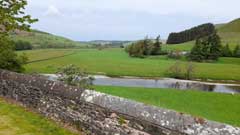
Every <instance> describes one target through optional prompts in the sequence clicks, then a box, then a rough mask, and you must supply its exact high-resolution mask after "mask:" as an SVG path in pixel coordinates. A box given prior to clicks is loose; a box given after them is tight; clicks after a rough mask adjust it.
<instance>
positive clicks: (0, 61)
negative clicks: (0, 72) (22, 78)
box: [0, 37, 27, 72]
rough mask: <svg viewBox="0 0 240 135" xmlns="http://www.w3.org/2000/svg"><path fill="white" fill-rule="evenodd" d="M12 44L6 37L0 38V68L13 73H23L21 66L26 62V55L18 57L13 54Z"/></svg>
mask: <svg viewBox="0 0 240 135" xmlns="http://www.w3.org/2000/svg"><path fill="white" fill-rule="evenodd" d="M13 48H14V43H13V42H12V41H10V40H9V39H8V38H7V37H5V38H3V37H0V68H1V69H7V70H11V71H15V72H23V71H24V68H23V64H25V63H26V62H27V57H26V55H20V56H18V55H17V54H16V53H15V52H14V49H13Z"/></svg>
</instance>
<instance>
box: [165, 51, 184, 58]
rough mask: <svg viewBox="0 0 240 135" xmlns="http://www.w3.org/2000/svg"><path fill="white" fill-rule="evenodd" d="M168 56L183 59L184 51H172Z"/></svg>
mask: <svg viewBox="0 0 240 135" xmlns="http://www.w3.org/2000/svg"><path fill="white" fill-rule="evenodd" d="M167 56H168V58H171V59H181V58H182V53H181V51H178V50H177V51H170V52H169V53H168V55H167Z"/></svg>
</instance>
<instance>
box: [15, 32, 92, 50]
mask: <svg viewBox="0 0 240 135" xmlns="http://www.w3.org/2000/svg"><path fill="white" fill-rule="evenodd" d="M12 38H13V40H15V41H17V40H22V41H27V42H30V43H31V44H32V45H33V47H34V48H70V47H82V46H87V45H89V44H88V43H80V42H76V41H73V40H70V39H68V38H65V37H61V36H56V35H53V34H50V33H47V32H43V31H39V30H31V32H24V31H15V32H14V33H12Z"/></svg>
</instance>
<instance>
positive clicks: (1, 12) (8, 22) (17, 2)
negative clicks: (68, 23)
mask: <svg viewBox="0 0 240 135" xmlns="http://www.w3.org/2000/svg"><path fill="white" fill-rule="evenodd" d="M26 5H27V1H26V0H1V1H0V56H1V57H0V68H2V69H8V70H13V71H17V72H22V71H23V67H22V65H23V64H24V63H25V62H26V58H25V56H17V54H15V52H14V51H13V50H14V43H13V42H12V41H10V39H9V38H8V36H9V33H10V32H13V31H14V30H30V24H31V23H34V22H36V21H37V20H36V19H31V16H30V15H25V12H24V11H23V10H24V9H25V6H26Z"/></svg>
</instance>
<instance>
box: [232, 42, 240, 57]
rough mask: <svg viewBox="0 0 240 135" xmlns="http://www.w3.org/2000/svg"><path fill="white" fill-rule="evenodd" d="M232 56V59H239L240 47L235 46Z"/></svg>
mask: <svg viewBox="0 0 240 135" xmlns="http://www.w3.org/2000/svg"><path fill="white" fill-rule="evenodd" d="M233 56H234V57H237V58H240V46H239V45H237V46H236V47H235V49H234V51H233Z"/></svg>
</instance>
